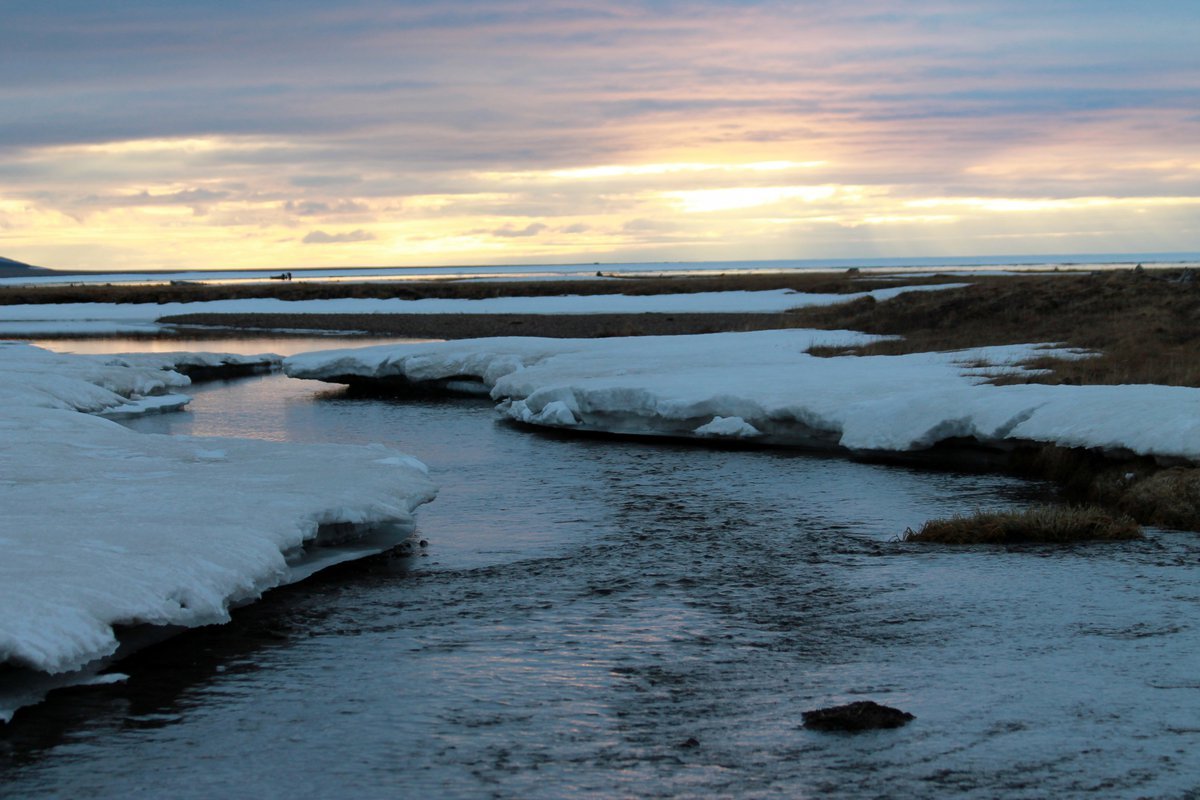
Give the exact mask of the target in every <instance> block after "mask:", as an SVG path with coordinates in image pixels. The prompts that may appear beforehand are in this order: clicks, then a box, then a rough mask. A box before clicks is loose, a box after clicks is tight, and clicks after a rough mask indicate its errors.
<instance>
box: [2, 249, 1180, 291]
mask: <svg viewBox="0 0 1200 800" xmlns="http://www.w3.org/2000/svg"><path fill="white" fill-rule="evenodd" d="M1136 264H1143V265H1145V266H1147V267H1151V266H1192V267H1196V266H1200V253H1086V254H1073V255H1072V254H1066V255H1061V254H1060V255H1030V256H1011V255H1009V256H970V257H945V256H939V257H934V258H834V259H791V260H776V261H655V262H640V263H624V264H602V263H599V262H596V263H591V264H548V265H530V264H526V265H521V264H517V265H507V266H459V267H344V268H330V269H299V268H296V269H290V270H287V272H288V274H290V275H291V276H292V280H295V281H318V280H319V281H415V280H429V279H432V278H454V279H459V280H493V281H494V280H562V279H570V278H594V277H596V276H597V273H599V274H600V275H602V276H626V277H632V276H635V275H686V274H695V273H721V272H743V273H755V272H786V271H792V270H844V269H850V268H858V269H864V270H913V271H924V270H937V271H939V272H947V271H948V272H951V273H953V272H979V271H1000V272H1006V271H1025V270H1053V269H1055V268H1059V269H1070V270H1096V269H1122V268H1124V269H1127V268H1130V267H1133V266H1135V265H1136ZM282 274H284V270H279V269H277V270H220V269H217V270H193V271H181V272H170V273H153V274H148V273H144V272H125V273H94V274H73V275H61V274H60V275H50V276H32V277H26V278H5V279H0V286H3V285H6V284H18V283H21V284H26V283H37V284H49V283H122V284H145V283H163V282H168V281H173V280H175V281H190V282H197V283H198V282H203V283H222V284H236V283H258V282H262V281H264V280H270V279H272V278H276V277H278V276H280V275H282Z"/></svg>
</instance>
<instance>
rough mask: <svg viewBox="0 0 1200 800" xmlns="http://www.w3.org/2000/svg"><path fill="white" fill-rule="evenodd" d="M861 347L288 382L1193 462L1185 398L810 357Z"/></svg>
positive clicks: (897, 362)
mask: <svg viewBox="0 0 1200 800" xmlns="http://www.w3.org/2000/svg"><path fill="white" fill-rule="evenodd" d="M871 338H872V337H869V336H866V335H864V334H858V333H853V332H849V331H813V330H776V331H758V332H752V333H721V334H707V335H698V336H660V337H637V338H626V339H599V340H555V339H534V338H500V339H477V340H461V341H456V342H439V343H426V344H412V345H388V346H383V347H368V348H362V349H358V350H335V351H326V352H321V353H307V354H301V355H298V356H293V357H291V358H288V359H285V361H284V371H285V372H286V373H287V374H288V375H291V376H293V377H297V378H312V379H318V380H329V381H334V382H352V381H355V380H389V379H390V380H393V381H394V380H398V379H401V378H402V379H405V380H408V381H414V382H429V383H438V382H442V383H443V385H444V382H446V381H448V380H450V379H453V380H454V381H457V382H459V383H462V382H464V381H465V380H466V379H468V378H474V379H475V380H476V381H479V382H481V383H482V385H483V386H484V387H486V388H487V389H488V390H490V393H491V396H492V398H493V399H495V400H496V401H498V402H499V404H500V405H499V408H500V410H501V412H502V413H503V414H504V415H505V416H507V417H509V418H511V419H514V420H517V421H519V422H523V423H527V424H531V425H540V426H546V427H555V428H568V429H572V428H573V429H578V430H594V431H606V432H612V433H623V434H652V435H658V436H677V437H683V438H696V437H703V438H713V437H718V438H720V437H724V438H745V437H754V438H755V439H756V441H760V442H763V443H769V444H783V445H793V446H808V447H837V448H844V449H848V450H851V451H856V452H864V453H871V452H875V453H879V452H908V451H917V450H922V449H926V448H929V447H932V446H933V445H935V444H937V443H939V442H942V441H945V440H948V439H956V438H966V439H974V440H976V441H978V442H981V443H984V444H988V445H997V446H1003V445H1004V444H1005V443H1011V442H1017V441H1032V442H1041V443H1052V444H1058V445H1062V446H1064V447H1085V448H1098V449H1100V450H1103V451H1107V452H1114V453H1119V454H1127V453H1134V454H1138V455H1149V456H1157V457H1162V458H1168V459H1184V460H1188V461H1200V390H1197V389H1190V388H1181V387H1170V386H1152V385H1136V386H1133V385H1130V386H1045V385H1034V384H1022V385H1013V386H993V385H990V384H987V383H985V382H984V380H983V377H982V376H983V375H986V374H990V373H993V372H995V371H997V370H1005V369H1007V370H1010V371H1011V370H1014V369H1019V368H1020V367H1019V366H1015V365H1018V364H1019V363H1020V362H1021V361H1024V360H1028V359H1031V358H1034V357H1037V356H1045V355H1047V354H1048V353H1049V354H1057V355H1063V356H1065V357H1081V356H1082V355H1083V354H1081V353H1079V352H1077V351H1067V350H1047V347H1048V345H1045V344H1029V345H1016V346H1004V347H985V348H977V349H972V350H963V351H956V352H949V353H918V354H912V355H903V356H870V357H854V356H843V357H835V358H818V357H815V356H810V355H808V354H807V353H806V352H805V351H806V350H807V349H808V348H810V347H811V346H813V345H817V344H819V345H844V344H855V343H859V342H865V341H870V340H871Z"/></svg>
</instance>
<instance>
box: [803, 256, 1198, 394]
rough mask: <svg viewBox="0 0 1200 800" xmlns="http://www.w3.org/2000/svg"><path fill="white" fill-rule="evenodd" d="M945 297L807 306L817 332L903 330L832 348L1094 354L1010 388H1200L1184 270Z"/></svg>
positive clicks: (987, 286) (1043, 278) (1000, 286)
mask: <svg viewBox="0 0 1200 800" xmlns="http://www.w3.org/2000/svg"><path fill="white" fill-rule="evenodd" d="M972 280H973V282H972V285H971V286H969V287H967V288H964V289H959V290H952V291H945V292H913V293H910V294H904V295H900V296H899V297H896V298H894V299H892V300H888V301H886V302H878V303H877V302H873V301H870V300H859V301H856V302H853V303H849V304H845V305H841V306H832V307H822V308H812V309H804V310H801V311H797V312H794V316H796V318H797V319H798V320H800V321H801V322H802V323H803V324H804V325H808V326H811V327H816V328H831V329H832V328H849V329H852V330H860V331H865V332H867V333H878V334H899V335H901V336H903V337H904V338H903V339H902V340H893V341H888V342H878V343H875V344H871V345H868V346H866V347H862V348H848V349H841V350H832V351H825V352H824V353H823V354H827V355H839V354H844V353H853V354H860V355H868V354H870V355H896V354H901V353H914V352H924V351H929V350H955V349H961V348H967V347H982V346H987V345H1002V344H1020V343H1026V342H1060V343H1063V344H1067V345H1070V346H1072V347H1078V348H1086V349H1090V350H1096V351H1099V352H1100V353H1101V355H1100V356H1098V357H1096V358H1091V359H1085V360H1070V361H1064V360H1057V359H1042V360H1040V361H1039V362H1038V363H1037V364H1036V365H1035V366H1039V367H1042V368H1048V369H1051V370H1052V373H1051V374H1050V375H1029V376H1026V375H1022V376H1014V377H1009V378H1006V379H1004V381H1003V382H1009V383H1012V382H1018V381H1020V382H1038V383H1072V384H1082V383H1110V384H1111V383H1159V384H1166V385H1173V386H1200V280H1190V281H1188V280H1186V276H1185V275H1184V273H1182V272H1180V271H1178V270H1176V271H1161V272H1159V271H1154V272H1150V271H1146V272H1135V271H1132V270H1120V271H1114V272H1102V273H1094V274H1082V275H1062V274H1058V275H1036V276H1006V277H991V278H978V279H972Z"/></svg>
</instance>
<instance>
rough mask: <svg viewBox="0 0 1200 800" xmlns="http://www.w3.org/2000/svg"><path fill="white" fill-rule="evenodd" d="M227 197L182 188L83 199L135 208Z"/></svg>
mask: <svg viewBox="0 0 1200 800" xmlns="http://www.w3.org/2000/svg"><path fill="white" fill-rule="evenodd" d="M227 197H229V192H224V191H217V192H214V191H212V190H210V189H183V190H181V191H178V192H166V193H163V194H151V193H150V192H148V191H145V190H143V191H140V192H138V193H136V194H128V195H89V196H88V197H85V198H84V199H83V204H84V205H89V206H104V207H105V208H122V207H123V208H135V207H144V206H170V205H182V206H198V205H207V204H210V203H215V202H217V201H219V200H224V199H226V198H227Z"/></svg>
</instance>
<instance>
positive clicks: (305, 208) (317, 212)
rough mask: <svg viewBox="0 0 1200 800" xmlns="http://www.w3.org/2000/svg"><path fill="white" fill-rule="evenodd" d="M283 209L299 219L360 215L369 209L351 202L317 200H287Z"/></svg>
mask: <svg viewBox="0 0 1200 800" xmlns="http://www.w3.org/2000/svg"><path fill="white" fill-rule="evenodd" d="M283 209H284V210H285V211H287V212H288V213H290V214H296V215H298V216H301V217H314V216H326V215H329V214H362V213H365V212H367V211H368V210H369V209H368V208H367V207H366V206H365V205H363V204H362V203H357V202H355V201H353V200H339V201H337V202H335V203H325V202H321V201H317V200H288V201H287V202H286V203H284V204H283Z"/></svg>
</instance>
